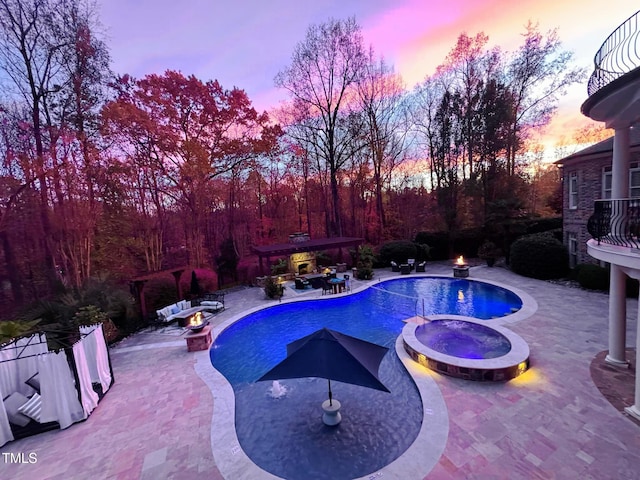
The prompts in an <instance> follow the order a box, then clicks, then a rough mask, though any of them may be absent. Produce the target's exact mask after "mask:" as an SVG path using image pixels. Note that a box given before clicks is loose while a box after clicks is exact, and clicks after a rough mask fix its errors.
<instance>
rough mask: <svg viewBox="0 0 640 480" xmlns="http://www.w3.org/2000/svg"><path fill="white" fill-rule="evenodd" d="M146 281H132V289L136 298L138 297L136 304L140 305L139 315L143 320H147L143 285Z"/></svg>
mask: <svg viewBox="0 0 640 480" xmlns="http://www.w3.org/2000/svg"><path fill="white" fill-rule="evenodd" d="M146 282H147V281H146V280H134V281H133V288H134V289H135V293H136V297H138V302H139V303H140V315H141V317H142V319H143V320H144V319H145V318H147V304H146V302H145V300H144V284H145V283H146Z"/></svg>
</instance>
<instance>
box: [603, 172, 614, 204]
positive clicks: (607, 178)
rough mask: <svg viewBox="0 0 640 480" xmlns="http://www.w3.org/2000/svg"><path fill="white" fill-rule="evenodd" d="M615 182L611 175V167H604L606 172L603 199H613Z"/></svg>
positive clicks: (604, 174)
mask: <svg viewBox="0 0 640 480" xmlns="http://www.w3.org/2000/svg"><path fill="white" fill-rule="evenodd" d="M612 181H613V176H612V175H611V167H604V171H603V172H602V198H603V199H606V200H608V199H610V198H611V182H612Z"/></svg>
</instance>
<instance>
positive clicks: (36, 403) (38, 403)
mask: <svg viewBox="0 0 640 480" xmlns="http://www.w3.org/2000/svg"><path fill="white" fill-rule="evenodd" d="M18 411H19V412H20V413H22V414H24V415H26V416H27V417H30V418H33V419H34V420H35V421H36V422H38V423H40V412H41V411H42V398H40V395H38V394H37V393H34V394H33V396H32V397H31V398H30V399H29V400H27V403H25V404H24V405H22V406H21V407H20V408H18Z"/></svg>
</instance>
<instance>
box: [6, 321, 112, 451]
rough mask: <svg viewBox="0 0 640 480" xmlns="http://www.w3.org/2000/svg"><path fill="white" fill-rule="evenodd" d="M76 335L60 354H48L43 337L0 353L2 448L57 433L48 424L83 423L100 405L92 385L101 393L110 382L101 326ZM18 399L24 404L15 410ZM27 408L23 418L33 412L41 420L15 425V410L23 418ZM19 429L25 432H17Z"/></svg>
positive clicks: (20, 342)
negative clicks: (28, 437)
mask: <svg viewBox="0 0 640 480" xmlns="http://www.w3.org/2000/svg"><path fill="white" fill-rule="evenodd" d="M76 332H77V331H76ZM80 333H81V338H80V340H79V341H78V342H76V344H75V345H73V346H72V347H67V348H66V349H65V350H60V351H59V352H49V351H48V347H47V341H46V338H45V335H44V334H35V335H32V336H31V337H29V338H21V339H18V340H16V341H13V342H10V343H9V344H6V345H4V346H2V347H1V348H0V446H2V445H4V444H5V443H7V442H9V441H11V440H13V439H14V438H15V437H16V436H18V437H22V436H24V435H25V434H26V435H29V434H32V433H38V432H39V431H43V429H50V428H52V427H53V428H55V427H56V424H55V423H52V422H57V423H58V424H59V425H60V428H67V427H69V426H70V425H72V424H74V423H76V422H79V421H81V420H84V419H86V418H87V417H88V416H89V414H90V413H91V412H92V411H93V409H94V408H95V407H96V406H97V405H98V401H99V397H98V394H97V393H96V391H94V389H93V384H92V382H95V383H100V385H102V392H103V394H104V393H105V392H106V391H107V390H108V389H109V387H110V386H111V383H112V381H113V378H112V375H111V368H110V361H109V353H108V350H107V346H106V343H105V339H104V333H103V330H102V324H97V325H92V326H89V327H81V328H80ZM70 355H73V358H69V356H70ZM71 361H73V363H71ZM73 367H75V369H73ZM74 370H75V371H74ZM36 374H37V375H36ZM76 375H77V376H76ZM27 382H28V383H27ZM36 392H37V393H39V402H38V396H36V395H35V393H36ZM18 394H19V395H18ZM21 396H22V398H24V401H25V403H24V404H22V407H19V408H18V406H19V404H16V401H19V402H21V401H22V400H21V399H20V397H21ZM25 397H26V398H25ZM27 398H28V399H29V400H28V401H27V400H26V399H27ZM5 400H6V401H7V404H6V405H7V406H5ZM27 404H29V407H27V408H26V409H25V410H26V411H25V413H26V415H30V413H29V412H32V408H36V410H35V412H39V415H38V414H36V415H37V416H36V417H33V416H32V417H31V420H29V421H30V422H31V423H28V424H27V425H25V424H22V423H20V424H18V421H17V420H16V418H17V417H16V415H17V413H16V411H15V410H16V408H18V411H19V413H20V414H22V410H20V409H21V408H23V407H24V406H25V405H27ZM10 419H11V420H10ZM14 423H15V424H14ZM22 427H27V431H26V432H25V431H24V430H18V431H16V428H22ZM30 432H32V433H30Z"/></svg>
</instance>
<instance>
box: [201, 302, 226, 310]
mask: <svg viewBox="0 0 640 480" xmlns="http://www.w3.org/2000/svg"><path fill="white" fill-rule="evenodd" d="M200 305H201V306H203V307H213V308H216V309H218V308H222V303H220V302H216V301H215V300H203V301H201V302H200Z"/></svg>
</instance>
